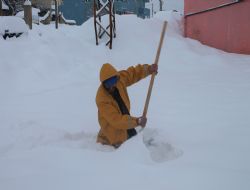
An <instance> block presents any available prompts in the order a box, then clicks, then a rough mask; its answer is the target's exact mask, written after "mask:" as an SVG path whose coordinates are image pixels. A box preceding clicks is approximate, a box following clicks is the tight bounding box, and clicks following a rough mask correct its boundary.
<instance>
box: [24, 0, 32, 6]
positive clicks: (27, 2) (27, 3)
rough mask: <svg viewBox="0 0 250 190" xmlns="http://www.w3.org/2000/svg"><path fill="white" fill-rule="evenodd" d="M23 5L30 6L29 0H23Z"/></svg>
mask: <svg viewBox="0 0 250 190" xmlns="http://www.w3.org/2000/svg"><path fill="white" fill-rule="evenodd" d="M23 5H26V6H27V5H30V6H31V2H30V1H29V0H25V2H24V4H23Z"/></svg>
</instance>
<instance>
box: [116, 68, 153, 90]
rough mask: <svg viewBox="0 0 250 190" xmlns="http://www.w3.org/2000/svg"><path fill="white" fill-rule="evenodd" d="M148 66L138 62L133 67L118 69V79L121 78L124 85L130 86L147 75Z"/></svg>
mask: <svg viewBox="0 0 250 190" xmlns="http://www.w3.org/2000/svg"><path fill="white" fill-rule="evenodd" d="M149 67H150V66H149V65H148V64H144V65H141V64H139V65H137V66H135V67H133V66H132V67H129V68H128V69H127V70H122V71H120V80H122V81H123V82H124V84H125V85H126V86H130V85H132V84H134V83H136V82H138V81H139V80H141V79H143V78H145V77H147V76H148V75H149V74H150V73H149Z"/></svg>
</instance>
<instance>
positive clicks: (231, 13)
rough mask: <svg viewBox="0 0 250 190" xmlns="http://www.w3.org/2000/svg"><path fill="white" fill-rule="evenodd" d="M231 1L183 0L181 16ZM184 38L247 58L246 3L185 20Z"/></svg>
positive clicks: (249, 24)
mask: <svg viewBox="0 0 250 190" xmlns="http://www.w3.org/2000/svg"><path fill="white" fill-rule="evenodd" d="M229 2H233V0H185V11H184V12H185V15H187V14H188V13H192V12H197V11H202V10H205V9H209V8H212V7H215V6H218V5H222V4H224V3H229ZM185 36H186V37H190V38H193V39H196V40H199V41H201V42H202V43H203V44H206V45H209V46H212V47H215V48H218V49H222V50H225V51H227V52H232V53H243V54H250V0H244V1H242V2H240V3H237V4H234V5H231V6H227V7H223V8H219V9H216V10H212V11H209V12H205V13H201V14H197V15H193V16H187V17H185Z"/></svg>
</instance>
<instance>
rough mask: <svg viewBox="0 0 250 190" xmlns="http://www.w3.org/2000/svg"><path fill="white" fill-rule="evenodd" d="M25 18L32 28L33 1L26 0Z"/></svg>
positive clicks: (24, 5)
mask: <svg viewBox="0 0 250 190" xmlns="http://www.w3.org/2000/svg"><path fill="white" fill-rule="evenodd" d="M23 7H24V20H25V23H26V24H27V25H28V26H29V28H30V29H32V7H31V2H30V1H29V0H25V2H24V4H23Z"/></svg>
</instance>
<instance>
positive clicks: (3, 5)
mask: <svg viewBox="0 0 250 190" xmlns="http://www.w3.org/2000/svg"><path fill="white" fill-rule="evenodd" d="M1 3H2V9H3V10H9V7H8V6H7V5H6V4H5V3H4V2H3V1H2V0H1Z"/></svg>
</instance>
